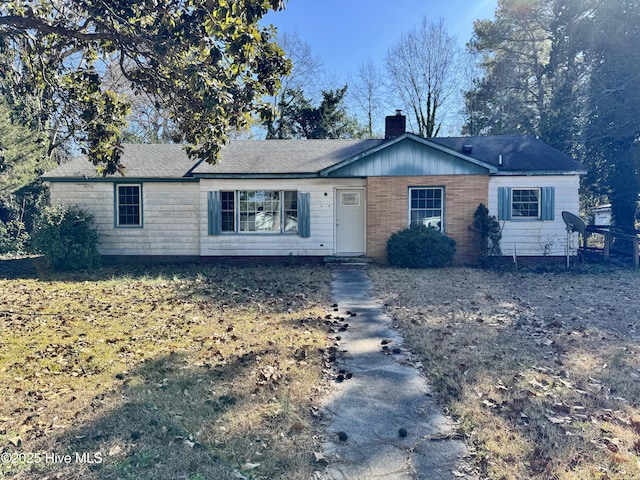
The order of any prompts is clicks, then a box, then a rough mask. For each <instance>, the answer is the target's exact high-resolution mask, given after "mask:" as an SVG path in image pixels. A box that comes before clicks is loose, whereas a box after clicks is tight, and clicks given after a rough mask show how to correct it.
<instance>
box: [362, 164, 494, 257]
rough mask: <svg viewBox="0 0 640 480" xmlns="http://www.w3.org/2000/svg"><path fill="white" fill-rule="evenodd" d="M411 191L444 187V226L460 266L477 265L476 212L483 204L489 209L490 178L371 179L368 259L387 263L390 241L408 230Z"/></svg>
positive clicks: (368, 216)
mask: <svg viewBox="0 0 640 480" xmlns="http://www.w3.org/2000/svg"><path fill="white" fill-rule="evenodd" d="M409 187H444V195H445V202H444V209H445V211H444V217H445V218H444V225H445V233H446V234H447V236H449V237H451V238H453V239H454V240H455V241H456V252H457V253H456V259H455V260H456V262H457V263H461V264H468V263H475V262H476V261H477V259H478V251H477V247H475V246H474V244H473V232H471V231H470V230H469V226H470V225H471V223H472V222H473V212H475V210H476V208H478V205H479V204H480V203H484V204H485V206H486V205H488V203H489V202H488V195H489V177H488V176H486V175H438V176H415V177H369V178H368V179H367V255H368V256H370V257H372V258H374V259H375V260H377V261H380V262H386V260H387V240H388V239H389V237H390V236H391V235H392V234H393V233H395V232H397V231H398V230H403V229H405V228H407V226H408V218H409Z"/></svg>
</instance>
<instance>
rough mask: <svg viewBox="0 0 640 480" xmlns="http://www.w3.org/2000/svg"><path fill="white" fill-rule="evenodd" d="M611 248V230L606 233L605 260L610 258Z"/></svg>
mask: <svg viewBox="0 0 640 480" xmlns="http://www.w3.org/2000/svg"><path fill="white" fill-rule="evenodd" d="M610 250H611V232H607V233H605V234H604V260H605V262H606V261H607V260H609V251H610Z"/></svg>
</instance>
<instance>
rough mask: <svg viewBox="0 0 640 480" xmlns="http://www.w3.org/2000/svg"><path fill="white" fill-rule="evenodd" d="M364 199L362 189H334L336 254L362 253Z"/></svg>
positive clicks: (363, 249) (363, 245)
mask: <svg viewBox="0 0 640 480" xmlns="http://www.w3.org/2000/svg"><path fill="white" fill-rule="evenodd" d="M365 200H366V198H365V190H364V189H358V188H349V189H347V188H345V189H336V251H335V253H336V254H337V255H364V253H365V219H366V215H365V213H366V205H365Z"/></svg>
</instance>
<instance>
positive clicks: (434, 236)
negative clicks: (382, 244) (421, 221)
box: [387, 225, 456, 268]
mask: <svg viewBox="0 0 640 480" xmlns="http://www.w3.org/2000/svg"><path fill="white" fill-rule="evenodd" d="M455 254H456V242H455V241H454V240H453V239H451V238H449V237H447V236H446V235H443V234H442V233H440V232H439V231H438V230H436V229H435V228H433V227H426V226H424V225H412V226H411V227H409V228H407V229H405V230H400V231H399V232H396V233H394V234H393V235H391V238H389V241H388V242H387V260H388V262H389V264H390V265H393V266H396V267H405V268H433V267H444V266H446V265H450V264H451V263H452V262H453V258H454V256H455Z"/></svg>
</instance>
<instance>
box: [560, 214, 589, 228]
mask: <svg viewBox="0 0 640 480" xmlns="http://www.w3.org/2000/svg"><path fill="white" fill-rule="evenodd" d="M562 220H564V223H565V225H566V226H567V231H568V232H578V233H584V230H585V228H586V225H585V224H584V221H583V220H582V219H581V218H580V217H578V216H577V215H574V214H573V213H570V212H562Z"/></svg>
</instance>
